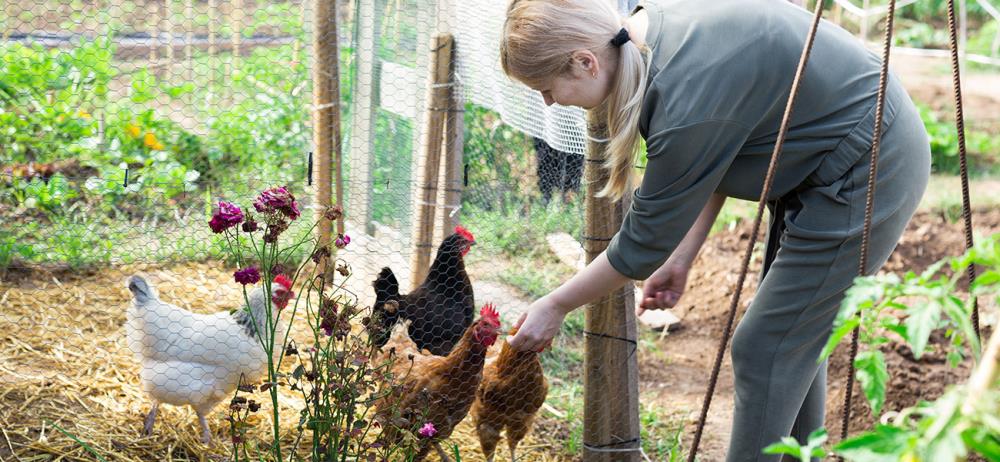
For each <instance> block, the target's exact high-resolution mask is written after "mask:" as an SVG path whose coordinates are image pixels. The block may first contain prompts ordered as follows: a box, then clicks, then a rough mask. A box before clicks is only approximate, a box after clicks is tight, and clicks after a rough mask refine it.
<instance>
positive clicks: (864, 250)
mask: <svg viewBox="0 0 1000 462" xmlns="http://www.w3.org/2000/svg"><path fill="white" fill-rule="evenodd" d="M895 13H896V0H889V11H888V12H886V18H885V42H884V43H883V46H882V69H881V70H880V71H879V78H878V93H877V96H876V102H875V129H874V131H873V132H872V149H871V156H870V157H869V159H868V190H867V192H866V194H865V225H864V229H863V230H862V231H861V258H860V262H859V264H858V275H859V276H865V275H867V274H868V271H867V268H868V253H869V252H868V250H869V247H870V246H871V242H870V241H871V234H872V214H873V213H874V204H875V179H876V178H877V176H878V153H879V147H880V143H881V141H882V116H883V115H884V113H883V112H884V111H883V108H884V106H885V87H886V83H887V81H888V78H889V50H890V48H891V46H892V26H893V19H894V16H895ZM858 332H859V331H858V328H857V327H855V328H854V331H853V332H851V354H850V360H849V361H848V362H847V387H846V388H845V391H844V407H843V411H842V414H841V420H840V439H841V440H844V439H845V438H847V431H848V427H849V426H850V422H851V398H852V397H853V395H854V359H855V358H856V357H857V356H858ZM837 460H840V461H843V460H844V459H843V458H842V457H837Z"/></svg>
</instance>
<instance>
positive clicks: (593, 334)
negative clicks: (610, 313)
mask: <svg viewBox="0 0 1000 462" xmlns="http://www.w3.org/2000/svg"><path fill="white" fill-rule="evenodd" d="M583 335H585V336H590V337H600V338H606V339H611V340H618V341H620V342H625V343H628V344H631V345H632V351H630V352H629V354H628V356H629V357H630V358H631V357H632V355H634V354H635V352H636V350H638V349H639V342H638V341H636V340H633V339H630V338H625V337H618V336H616V335H608V334H602V333H600V332H591V331H588V330H585V331H583Z"/></svg>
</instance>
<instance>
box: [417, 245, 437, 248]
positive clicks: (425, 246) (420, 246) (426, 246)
mask: <svg viewBox="0 0 1000 462" xmlns="http://www.w3.org/2000/svg"><path fill="white" fill-rule="evenodd" d="M417 247H419V248H421V249H433V248H434V244H417Z"/></svg>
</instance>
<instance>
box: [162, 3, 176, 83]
mask: <svg viewBox="0 0 1000 462" xmlns="http://www.w3.org/2000/svg"><path fill="white" fill-rule="evenodd" d="M163 12H164V14H163V30H164V31H166V32H167V63H168V65H172V64H173V63H174V18H173V16H174V0H163ZM170 71H172V69H169V70H168V71H167V73H168V74H169V73H170Z"/></svg>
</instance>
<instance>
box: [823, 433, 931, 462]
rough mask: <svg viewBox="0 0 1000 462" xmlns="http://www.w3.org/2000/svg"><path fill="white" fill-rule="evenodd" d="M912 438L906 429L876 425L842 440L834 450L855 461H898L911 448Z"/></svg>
mask: <svg viewBox="0 0 1000 462" xmlns="http://www.w3.org/2000/svg"><path fill="white" fill-rule="evenodd" d="M912 438H913V435H910V433H909V432H907V431H906V430H903V429H900V428H895V427H891V426H888V425H876V426H875V428H874V429H873V430H872V431H870V432H868V433H863V434H861V435H858V436H855V437H853V438H848V439H847V440H844V441H842V442H840V443H839V444H837V445H836V446H834V447H833V452H834V453H836V454H839V455H841V456H844V458H846V459H848V460H851V461H854V462H898V461H899V458H900V456H901V455H903V454H904V453H905V452H906V451H907V450H908V449H909V447H910V440H911V439H912Z"/></svg>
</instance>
